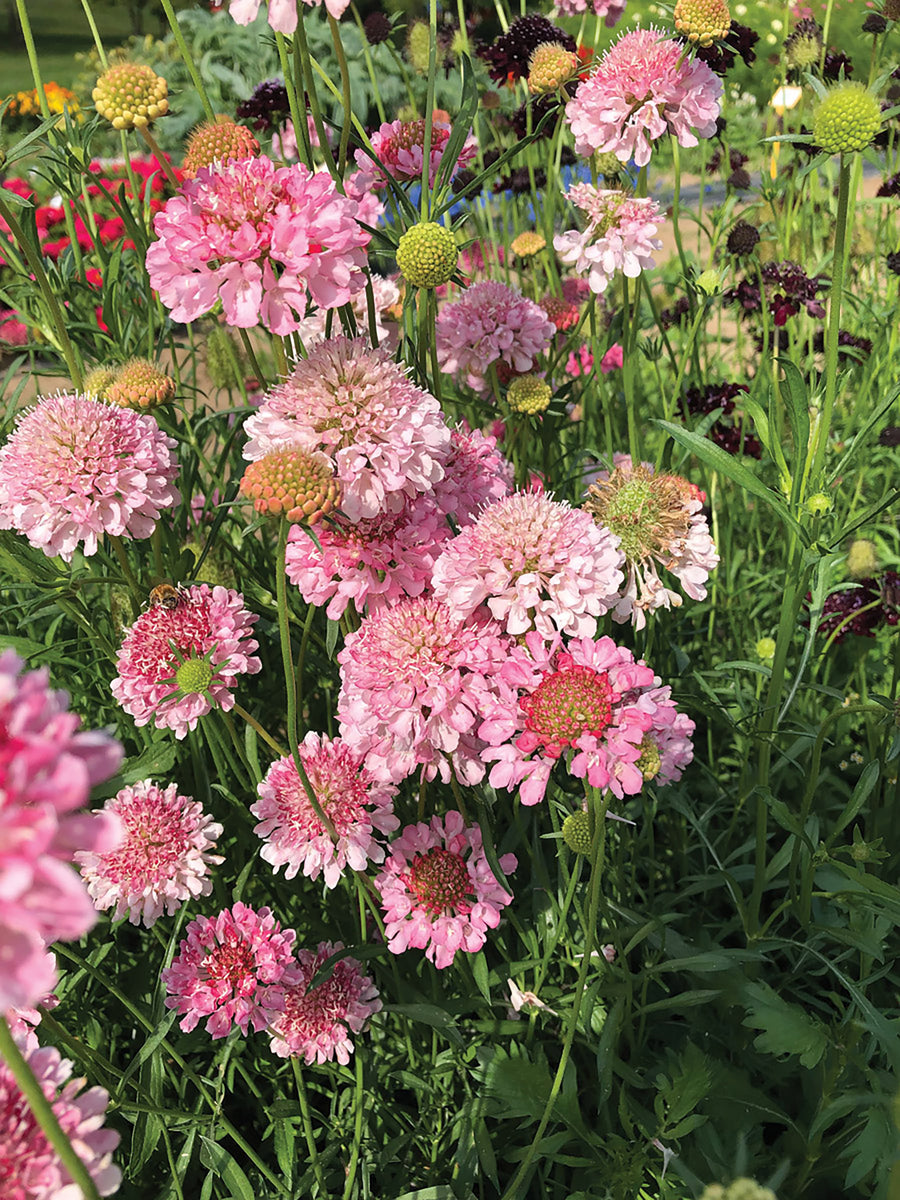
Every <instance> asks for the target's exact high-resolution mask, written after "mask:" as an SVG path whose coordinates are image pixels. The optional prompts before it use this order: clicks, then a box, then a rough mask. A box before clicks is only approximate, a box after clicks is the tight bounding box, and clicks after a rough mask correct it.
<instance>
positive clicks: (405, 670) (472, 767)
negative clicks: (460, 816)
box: [338, 596, 507, 784]
mask: <svg viewBox="0 0 900 1200" xmlns="http://www.w3.org/2000/svg"><path fill="white" fill-rule="evenodd" d="M506 655H507V639H506V638H505V637H503V636H502V635H501V631H500V627H499V625H497V624H496V623H495V622H494V621H489V620H484V621H465V620H463V619H462V618H461V617H459V616H458V615H456V614H454V613H452V612H451V611H450V609H449V608H448V607H447V606H446V605H445V604H441V603H440V602H439V601H437V600H435V599H433V598H430V597H426V596H422V597H419V598H418V599H415V600H403V601H401V602H400V603H399V604H395V605H393V606H392V607H390V608H383V609H381V610H379V611H378V612H376V613H373V614H372V615H371V616H368V617H366V619H365V620H364V621H363V622H362V624H361V625H360V627H359V629H358V630H357V631H356V632H355V633H352V634H350V636H349V637H348V638H347V640H346V642H345V644H344V648H343V650H341V652H340V653H339V654H338V662H339V663H340V665H341V691H340V694H339V696H338V717H339V718H340V722H341V735H342V737H343V738H344V740H345V741H347V742H348V743H349V744H350V745H351V746H353V747H355V748H358V749H359V750H360V752H362V753H364V754H365V755H366V760H365V761H366V767H367V768H368V769H369V770H370V771H371V772H372V773H373V774H374V775H375V777H376V779H388V780H390V781H391V782H392V783H397V782H399V781H400V780H401V779H404V778H405V777H406V776H407V775H411V774H412V773H413V771H415V770H416V768H417V767H422V768H423V769H424V773H425V777H426V778H427V779H433V778H434V776H435V775H436V774H440V776H441V778H442V779H443V780H444V782H445V783H446V782H448V781H449V779H450V767H451V765H452V767H453V769H454V770H455V772H456V775H457V777H458V778H459V779H460V780H461V781H463V782H464V783H466V784H475V783H478V782H479V780H480V779H481V778H482V777H483V775H484V765H483V763H482V761H481V750H482V749H483V746H484V743H483V742H481V741H479V740H478V738H477V737H476V736H475V731H476V729H477V726H478V724H479V721H480V715H481V713H482V711H483V709H484V706H485V704H486V703H487V700H488V699H489V697H490V696H491V695H492V692H493V686H494V685H493V683H492V679H493V677H494V676H495V675H496V674H497V672H498V671H499V669H500V665H501V664H502V663H503V662H504V661H505V659H506Z"/></svg>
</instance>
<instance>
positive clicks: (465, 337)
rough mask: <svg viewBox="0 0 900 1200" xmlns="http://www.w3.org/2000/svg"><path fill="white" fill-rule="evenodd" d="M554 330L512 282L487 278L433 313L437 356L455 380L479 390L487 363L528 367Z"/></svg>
mask: <svg viewBox="0 0 900 1200" xmlns="http://www.w3.org/2000/svg"><path fill="white" fill-rule="evenodd" d="M555 332H556V326H555V325H554V324H553V322H552V321H550V320H549V318H548V317H547V314H546V313H545V312H544V310H543V309H542V308H541V306H540V305H539V304H535V302H534V301H533V300H527V299H526V298H525V297H524V296H523V295H522V293H521V292H519V291H517V290H516V289H515V288H512V287H507V286H506V284H503V283H496V282H494V281H491V280H488V281H486V282H484V283H474V284H472V286H471V287H470V288H468V289H467V290H466V292H465V293H464V294H463V295H462V296H461V297H460V298H459V299H458V300H454V301H453V302H452V303H449V304H445V305H444V306H443V308H442V309H441V311H440V313H439V315H438V319H437V324H436V328H435V333H436V337H437V356H438V362H439V363H440V367H441V370H442V371H444V372H446V373H447V374H449V375H453V376H454V377H455V378H456V379H457V380H458V382H460V383H464V384H465V385H466V386H467V387H470V388H472V389H473V390H475V391H477V392H484V391H486V390H487V386H488V383H487V379H486V376H487V372H488V368H489V367H490V366H491V364H494V363H496V364H497V365H498V366H499V365H500V364H501V363H502V364H505V365H506V366H507V367H509V368H510V369H511V370H512V371H514V372H515V373H517V374H523V373H524V372H526V371H530V370H531V369H532V368H533V367H534V363H535V359H536V358H537V356H538V355H539V354H542V353H543V351H544V350H546V349H547V347H548V346H549V345H550V342H551V339H552V338H553V335H554V334H555Z"/></svg>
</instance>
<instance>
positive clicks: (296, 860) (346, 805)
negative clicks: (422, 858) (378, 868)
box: [250, 733, 400, 888]
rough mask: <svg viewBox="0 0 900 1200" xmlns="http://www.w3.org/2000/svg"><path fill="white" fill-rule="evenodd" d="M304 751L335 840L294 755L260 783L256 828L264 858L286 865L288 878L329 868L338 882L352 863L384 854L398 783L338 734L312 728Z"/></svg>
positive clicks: (329, 880)
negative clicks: (371, 767)
mask: <svg viewBox="0 0 900 1200" xmlns="http://www.w3.org/2000/svg"><path fill="white" fill-rule="evenodd" d="M300 759H301V761H302V763H303V766H304V767H305V769H306V773H307V776H308V777H309V782H310V784H311V786H312V789H313V791H314V792H315V795H316V800H317V801H318V803H319V806H320V808H321V809H322V811H323V812H324V813H325V815H326V816H327V817H328V819H329V820H330V821H331V823H332V825H333V826H334V831H335V833H336V834H337V841H333V840H332V837H331V834H330V833H329V831H328V830H327V829H326V828H325V826H324V825H323V824H322V821H321V820H320V818H319V816H318V814H317V813H316V811H315V809H314V808H313V806H312V804H311V803H310V799H309V796H308V795H307V794H306V789H305V788H304V786H303V783H302V782H301V779H300V776H299V774H298V772H297V767H296V764H295V763H294V760H293V758H280V759H278V761H277V762H274V763H273V764H272V765H271V767H269V770H268V771H267V773H266V777H265V779H263V781H262V783H261V784H260V785H259V787H258V788H257V791H258V792H259V797H260V798H259V800H257V802H256V803H255V804H254V805H253V807H252V808H251V809H250V811H251V812H252V813H253V815H254V816H255V817H259V818H260V823H259V825H257V826H256V828H255V829H254V831H253V832H254V833H256V834H258V835H259V837H261V838H262V839H263V841H264V842H265V845H264V846H263V848H262V858H263V859H265V861H266V862H267V863H271V865H272V867H273V868H274V870H275V871H277V870H278V868H279V867H284V868H285V872H284V877H285V879H293V878H294V876H295V875H296V874H297V872H298V871H300V870H301V869H302V870H303V874H304V875H306V876H307V877H308V878H309V879H318V878H319V876H320V875H324V877H325V886H326V887H327V888H333V887H336V886H337V882H338V880H339V879H340V877H341V876H342V875H343V873H344V869H345V868H346V867H349V868H350V869H351V870H352V871H364V870H365V869H366V864H367V863H369V862H375V863H380V862H383V861H384V850H383V848H382V847H381V845H380V843H379V835H380V834H385V833H393V832H394V830H395V829H396V828H397V826H398V825H399V824H400V822H399V821H398V820H397V818H396V817H395V816H394V808H393V805H394V796H395V795H396V793H397V789H396V788H395V787H393V786H392V785H391V784H389V783H377V782H376V781H375V779H374V777H373V776H372V774H371V773H370V772H369V771H367V770H366V768H365V767H364V766H363V756H362V755H361V754H359V753H357V751H355V750H353V749H351V748H350V747H349V746H348V745H347V744H346V743H345V742H342V741H341V739H340V738H336V739H334V740H332V739H331V738H328V737H324V736H320V735H319V734H317V733H308V734H307V735H306V737H305V738H304V739H303V741H302V743H301V744H300Z"/></svg>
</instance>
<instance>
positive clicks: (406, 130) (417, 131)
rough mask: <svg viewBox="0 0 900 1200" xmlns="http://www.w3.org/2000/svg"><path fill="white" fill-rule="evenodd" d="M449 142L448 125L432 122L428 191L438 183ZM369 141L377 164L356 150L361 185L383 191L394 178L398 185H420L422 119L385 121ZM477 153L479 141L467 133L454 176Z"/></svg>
mask: <svg viewBox="0 0 900 1200" xmlns="http://www.w3.org/2000/svg"><path fill="white" fill-rule="evenodd" d="M449 140H450V122H449V121H438V120H432V123H431V150H430V155H429V159H428V186H429V187H431V188H433V187H434V185H435V182H436V181H437V174H438V168H439V167H440V165H441V159H442V158H443V157H444V151H445V150H446V148H447V143H448V142H449ZM371 141H372V149H373V150H374V152H375V157H376V158H377V159H378V162H377V163H375V162H373V161H372V159H371V158H369V156H368V154H366V153H365V151H363V150H357V151H356V162H357V164H358V166H359V169H360V182H361V183H362V184H364V185H365V186H366V187H368V188H370V187H376V188H383V187H385V186H386V185H387V181H388V177H390V178H392V179H396V180H397V182H398V183H406V182H407V181H413V182H421V180H422V167H423V166H424V163H425V157H424V155H425V120H424V118H420V119H419V120H417V121H385V122H384V124H383V125H382V126H381V128H380V129H378V130H377V131H376V132H375V133H373V134H372V139H371ZM477 150H478V142H477V141H476V139H475V138H474V137H473V135H472V134H471V133H470V134H469V136H468V137H467V138H466V140H465V142H464V143H463V147H462V149H461V150H460V152H459V158H458V159H457V160H456V163H455V164H454V167H453V174H454V175H455V174H456V172H457V171H459V170H461V169H462V168H463V167H466V166H468V164H469V163H470V162H471V161H472V159H473V158H474V157H475V154H476V151H477ZM379 164H380V165H379ZM451 178H452V176H451Z"/></svg>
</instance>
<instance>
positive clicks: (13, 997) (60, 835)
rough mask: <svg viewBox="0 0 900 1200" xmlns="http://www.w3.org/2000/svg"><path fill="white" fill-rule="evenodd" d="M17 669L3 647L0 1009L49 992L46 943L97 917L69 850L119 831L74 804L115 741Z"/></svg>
mask: <svg viewBox="0 0 900 1200" xmlns="http://www.w3.org/2000/svg"><path fill="white" fill-rule="evenodd" d="M22 667H23V664H22V661H21V659H20V658H18V656H17V655H16V654H15V653H14V652H13V651H12V650H7V651H4V653H3V654H2V655H0V1013H2V1012H3V1011H4V1010H5V1009H7V1008H10V1007H12V1006H18V1007H27V1006H30V1005H32V1004H36V1003H38V1002H39V1001H40V1000H41V999H42V998H43V997H45V996H46V994H47V993H48V992H50V991H52V989H53V985H54V983H55V982H56V964H55V961H54V958H53V955H52V954H50V953H49V952H48V950H47V946H48V944H49V943H50V942H55V941H57V940H59V939H63V940H67V941H71V940H74V939H75V938H80V937H81V936H82V934H84V933H86V932H87V931H88V930H89V929H90V928H91V927H92V926H93V925H94V923H95V922H96V920H97V914H96V912H95V911H94V906H93V905H92V904H91V901H90V897H89V896H88V894H87V889H86V888H85V886H84V883H83V882H82V880H81V879H80V878H79V876H78V874H77V872H75V871H74V870H73V869H72V867H71V863H72V858H73V855H74V852H75V850H76V849H77V848H83V849H88V850H93V851H96V852H98V853H103V852H105V851H107V850H111V849H112V848H113V847H114V846H115V844H116V842H117V840H118V838H119V836H120V833H121V830H120V826H119V823H118V821H117V820H116V819H115V817H113V816H111V815H109V814H107V813H91V812H86V811H79V810H83V809H84V807H85V805H86V804H87V802H88V799H89V795H90V790H91V788H92V787H93V786H94V785H95V784H97V783H101V782H102V781H103V780H104V779H108V778H109V777H110V776H111V775H113V774H114V773H115V772H116V771H117V770H118V767H119V764H120V763H121V761H122V748H121V747H120V746H119V744H118V742H114V741H113V739H112V738H110V737H108V736H107V735H106V734H104V733H88V732H79V729H78V727H79V724H80V720H79V718H78V717H77V716H76V715H75V713H71V712H69V711H68V697H67V696H66V694H65V693H64V692H54V691H50V689H49V688H48V687H47V672H46V670H40V671H29V672H28V673H27V674H22ZM0 1111H2V1105H0Z"/></svg>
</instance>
